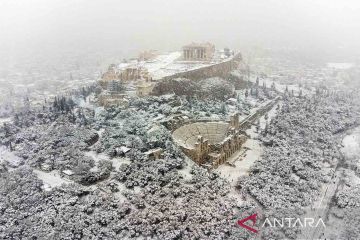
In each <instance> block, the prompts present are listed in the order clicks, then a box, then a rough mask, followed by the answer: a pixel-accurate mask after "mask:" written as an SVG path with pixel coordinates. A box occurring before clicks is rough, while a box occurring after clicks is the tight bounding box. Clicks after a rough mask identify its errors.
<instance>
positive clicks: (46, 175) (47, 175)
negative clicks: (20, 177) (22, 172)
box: [34, 169, 72, 191]
mask: <svg viewBox="0 0 360 240" xmlns="http://www.w3.org/2000/svg"><path fill="white" fill-rule="evenodd" d="M34 173H35V174H36V175H37V177H38V178H39V179H40V180H42V181H43V183H44V185H43V187H44V190H46V191H49V190H51V189H52V188H54V187H58V186H61V185H62V184H67V183H72V181H70V180H69V179H65V178H62V177H60V174H59V172H58V171H57V170H53V171H51V172H44V171H40V170H37V169H34Z"/></svg>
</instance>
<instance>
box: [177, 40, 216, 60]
mask: <svg viewBox="0 0 360 240" xmlns="http://www.w3.org/2000/svg"><path fill="white" fill-rule="evenodd" d="M214 52H215V46H214V45H213V44H211V43H191V44H189V45H186V46H184V47H183V59H184V60H186V61H209V60H211V59H212V57H213V55H214Z"/></svg>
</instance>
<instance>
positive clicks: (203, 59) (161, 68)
mask: <svg viewBox="0 0 360 240" xmlns="http://www.w3.org/2000/svg"><path fill="white" fill-rule="evenodd" d="M241 64H242V56H241V54H240V53H236V52H234V51H232V50H230V49H228V48H225V49H221V50H217V49H215V46H214V45H213V44H211V43H200V44H199V43H191V44H189V45H186V46H184V47H183V48H182V51H174V52H170V53H158V52H157V51H144V52H141V53H140V54H139V56H138V57H137V58H136V59H133V60H129V61H124V62H122V63H120V64H112V65H110V66H109V68H108V70H107V71H106V72H105V73H104V74H103V75H102V78H101V80H100V85H101V86H102V88H103V89H107V90H109V91H108V92H104V94H103V96H102V98H101V100H100V101H101V102H102V104H103V105H105V106H107V105H112V104H117V103H122V99H123V97H124V95H122V94H120V95H119V91H116V89H115V90H114V87H113V86H114V85H116V84H126V83H133V84H135V86H136V94H137V95H138V96H146V95H152V94H156V93H155V92H153V89H154V87H155V86H156V84H157V83H159V82H162V81H164V80H167V79H175V78H187V79H191V80H200V79H204V78H210V77H225V76H227V75H228V74H229V73H230V72H231V71H232V70H234V69H238V68H239V67H240V65H241Z"/></svg>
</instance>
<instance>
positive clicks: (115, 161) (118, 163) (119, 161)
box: [111, 157, 131, 170]
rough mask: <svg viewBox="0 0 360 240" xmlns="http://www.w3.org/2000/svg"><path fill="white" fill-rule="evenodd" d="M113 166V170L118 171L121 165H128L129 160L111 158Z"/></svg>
mask: <svg viewBox="0 0 360 240" xmlns="http://www.w3.org/2000/svg"><path fill="white" fill-rule="evenodd" d="M111 161H112V163H113V166H114V168H115V170H118V169H119V167H120V166H121V165H123V164H130V163H131V161H130V159H129V158H125V157H116V158H112V159H111Z"/></svg>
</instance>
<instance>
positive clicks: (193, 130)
mask: <svg viewBox="0 0 360 240" xmlns="http://www.w3.org/2000/svg"><path fill="white" fill-rule="evenodd" d="M173 138H174V141H175V142H176V143H177V144H178V145H179V146H180V147H181V149H182V150H183V152H184V153H185V154H186V155H187V156H188V157H189V158H191V159H192V160H193V161H195V162H196V163H197V164H199V165H202V166H205V167H207V168H209V169H212V168H216V167H218V166H219V165H220V164H223V163H225V162H226V160H227V159H229V158H230V157H231V156H232V155H233V154H234V153H235V152H236V151H238V150H240V148H241V146H242V145H243V143H244V142H245V141H246V135H245V134H244V133H243V132H242V131H241V130H240V124H239V114H235V115H233V116H231V118H230V121H229V122H195V123H191V124H187V125H184V126H182V127H180V128H178V129H176V130H175V131H174V132H173Z"/></svg>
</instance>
